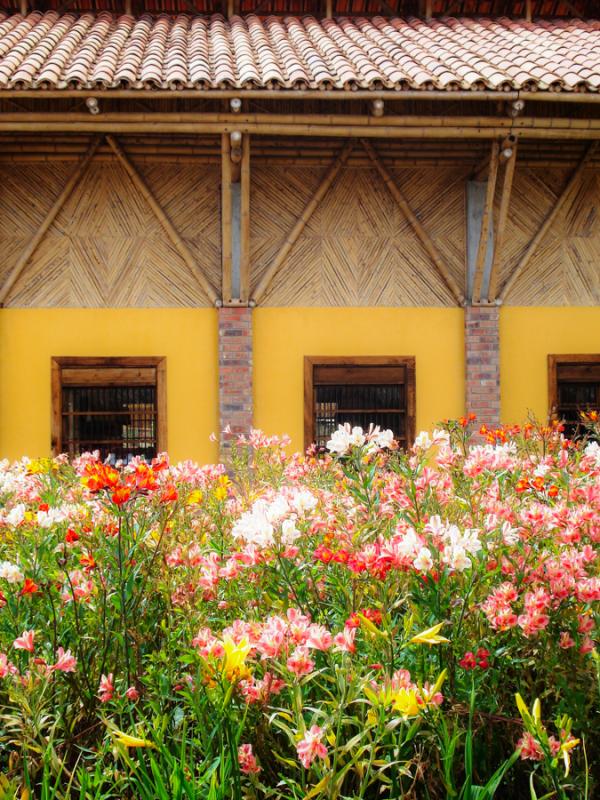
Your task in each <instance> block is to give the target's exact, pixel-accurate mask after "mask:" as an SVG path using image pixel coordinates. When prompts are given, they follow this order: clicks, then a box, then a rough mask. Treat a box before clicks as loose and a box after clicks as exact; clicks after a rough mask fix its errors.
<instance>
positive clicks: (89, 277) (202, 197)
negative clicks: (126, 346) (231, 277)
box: [0, 160, 220, 307]
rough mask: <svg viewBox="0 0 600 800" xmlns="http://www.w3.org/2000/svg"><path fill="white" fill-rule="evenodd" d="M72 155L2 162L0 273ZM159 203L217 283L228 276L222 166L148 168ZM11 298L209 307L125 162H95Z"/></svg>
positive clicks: (13, 301)
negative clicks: (56, 160)
mask: <svg viewBox="0 0 600 800" xmlns="http://www.w3.org/2000/svg"><path fill="white" fill-rule="evenodd" d="M70 169H72V165H69V163H60V165H59V166H57V165H56V164H51V165H50V164H36V165H35V167H32V166H31V165H21V164H7V163H4V164H3V165H2V183H1V184H0V212H3V216H4V218H5V219H7V218H9V214H10V219H11V225H10V226H7V225H6V226H3V227H2V229H1V230H0V247H1V248H2V252H3V255H4V258H3V260H2V263H1V265H0V281H2V280H3V279H4V278H5V276H6V275H7V274H9V272H10V269H11V268H12V266H13V265H14V264H15V263H16V261H17V260H18V257H19V254H20V252H22V251H23V249H24V247H25V246H26V243H27V241H28V239H29V238H31V233H32V231H35V229H36V228H37V226H38V225H39V222H40V221H41V220H42V219H43V217H44V215H45V213H46V211H47V209H48V208H49V207H50V205H51V202H52V201H51V198H52V196H53V195H54V196H55V195H56V192H57V187H58V188H60V186H61V185H62V184H63V183H64V176H65V175H66V174H68V172H69V171H70ZM143 175H144V179H145V180H146V181H147V183H148V185H149V186H150V188H151V190H152V192H153V193H154V194H155V196H156V198H157V200H158V202H159V203H160V204H161V206H162V207H163V208H164V209H165V212H166V213H167V214H168V215H169V217H170V219H172V220H174V221H175V225H176V228H177V231H178V233H179V234H180V235H181V237H182V239H183V240H184V241H185V243H186V245H187V246H188V247H189V249H190V250H191V251H192V252H197V253H198V256H199V257H198V261H199V262H200V261H201V263H202V264H203V266H206V270H207V277H208V279H209V281H211V282H212V283H213V284H216V283H217V282H218V281H219V280H220V230H219V210H218V209H219V199H218V182H219V170H218V168H217V167H216V166H215V167H206V166H201V165H196V166H186V167H174V166H170V167H168V168H167V167H165V166H164V165H158V164H153V165H148V166H146V167H145V168H144V169H143ZM6 305H7V306H44V307H49V306H67V307H68V306H83V307H127V306H139V307H158V306H175V307H177V306H206V305H208V301H207V298H206V296H205V295H204V293H203V292H202V290H201V288H200V287H199V286H198V284H197V282H196V280H195V279H194V277H193V276H192V275H190V271H189V268H188V266H187V265H186V264H185V262H184V261H183V259H182V258H181V256H180V255H179V253H178V252H177V250H176V249H175V248H174V247H173V245H172V244H171V242H170V241H169V240H168V238H167V237H166V235H165V233H164V231H163V230H162V227H161V225H160V224H159V223H158V221H157V219H156V217H155V215H154V214H153V212H152V210H151V209H150V208H149V206H148V205H147V203H146V201H145V199H144V198H143V197H142V196H141V195H140V194H139V193H137V192H136V191H135V189H134V188H133V186H132V185H131V183H130V182H129V180H128V179H127V178H126V173H125V172H124V170H123V168H122V167H120V166H119V165H118V164H116V163H115V162H114V160H113V162H112V163H102V164H98V163H96V162H95V161H94V162H93V163H92V164H91V165H90V166H89V167H88V170H87V172H86V174H85V175H84V177H83V179H82V181H81V183H80V184H79V186H77V187H76V188H75V190H74V191H73V194H72V196H71V197H70V199H69V200H68V201H67V202H66V203H65V206H64V208H63V209H62V210H61V211H60V212H59V214H58V215H57V217H56V219H55V220H54V222H53V224H52V225H51V226H50V228H49V230H48V231H47V233H46V234H45V236H44V238H43V239H42V241H41V243H40V244H39V247H38V248H37V250H36V252H35V253H34V254H33V256H32V258H31V260H30V262H29V263H28V264H27V266H26V268H25V270H24V272H23V274H22V275H21V277H20V278H19V280H18V281H17V282H16V284H15V285H14V286H13V288H12V291H11V292H10V294H9V295H8V298H7V301H6Z"/></svg>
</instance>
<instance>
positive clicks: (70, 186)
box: [0, 137, 102, 306]
mask: <svg viewBox="0 0 600 800" xmlns="http://www.w3.org/2000/svg"><path fill="white" fill-rule="evenodd" d="M101 141H102V137H95V138H94V139H93V141H92V142H91V144H90V146H89V147H88V149H87V152H86V153H85V155H84V156H83V158H82V159H81V161H79V163H78V164H77V166H76V167H75V169H74V170H73V172H72V173H71V176H70V177H69V180H68V181H67V182H66V184H65V185H64V188H63V190H62V192H61V193H60V194H59V195H58V197H57V198H56V200H55V201H54V203H53V204H52V207H51V208H50V210H49V211H48V213H47V214H46V216H45V217H44V219H43V220H42V223H41V224H40V226H39V228H38V229H37V231H36V232H35V233H34V235H33V237H32V238H31V240H30V241H29V244H28V245H27V247H26V248H25V250H23V252H22V253H21V255H20V256H19V259H18V261H17V263H16V264H15V265H14V267H13V268H12V270H11V271H10V272H9V274H8V277H7V279H6V280H5V281H4V284H3V285H2V287H1V288H0V306H3V305H4V302H5V300H6V298H7V297H8V294H9V292H10V290H11V289H12V287H13V286H14V284H15V282H16V281H17V280H18V279H19V276H20V275H21V274H22V272H23V270H24V269H25V267H26V266H27V264H28V262H29V259H30V258H31V256H32V255H33V254H34V253H35V251H36V250H37V248H38V247H39V245H40V243H41V241H42V239H43V238H44V236H45V235H46V232H47V231H48V228H49V227H50V225H52V223H53V222H54V220H55V219H56V217H57V215H58V213H59V211H60V210H61V208H62V207H63V206H64V204H65V203H66V202H67V200H68V199H69V197H70V196H71V193H72V192H73V190H74V189H75V187H76V186H77V184H78V183H79V181H80V180H81V177H82V176H83V174H84V172H85V171H86V169H87V167H88V165H89V163H90V161H91V160H92V159H93V157H94V155H95V154H96V150H97V149H98V147H99V146H100V143H101Z"/></svg>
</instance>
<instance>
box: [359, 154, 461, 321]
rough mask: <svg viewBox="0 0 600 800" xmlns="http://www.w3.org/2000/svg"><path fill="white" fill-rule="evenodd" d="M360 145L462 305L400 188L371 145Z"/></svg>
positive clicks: (439, 254) (452, 282)
mask: <svg viewBox="0 0 600 800" xmlns="http://www.w3.org/2000/svg"><path fill="white" fill-rule="evenodd" d="M361 144H362V146H363V148H364V149H365V151H366V153H367V155H368V156H369V158H370V159H371V162H372V163H373V166H374V167H375V169H376V170H377V171H378V172H379V174H380V175H381V177H382V178H383V181H384V183H385V185H386V186H387V188H388V190H389V192H390V194H391V195H392V197H393V198H394V200H395V201H396V203H397V205H398V206H399V208H400V210H401V211H402V213H403V214H404V216H405V218H406V220H407V221H408V223H409V225H410V226H411V228H412V229H413V231H414V232H415V234H416V235H417V238H418V239H419V241H420V242H421V244H422V245H423V247H424V249H425V250H426V251H427V253H428V254H429V257H430V258H431V260H432V262H433V264H434V266H435V268H436V269H437V271H438V273H439V274H440V277H441V278H442V280H443V281H444V283H445V284H446V286H447V287H448V288H449V289H450V291H451V292H452V294H453V296H454V298H455V299H456V301H457V303H458V304H459V305H462V303H463V301H464V297H463V295H462V293H461V291H460V289H459V287H458V284H457V283H456V281H455V280H454V278H453V276H452V273H451V272H450V270H449V269H448V267H447V266H446V263H445V261H444V258H443V256H442V254H441V253H440V251H439V250H438V249H437V247H436V246H435V244H434V243H433V240H432V239H431V237H430V236H429V234H428V233H427V231H426V230H425V228H424V227H423V225H422V224H421V222H420V221H419V219H418V217H417V215H416V214H415V212H414V211H413V210H412V208H411V207H410V205H409V203H408V200H407V199H406V197H405V196H404V194H403V193H402V191H401V190H400V188H399V187H398V185H397V184H396V182H395V181H394V179H393V178H392V176H391V175H390V173H389V172H388V170H387V169H386V168H385V166H384V165H383V163H382V161H381V159H380V158H379V156H378V155H377V153H376V152H375V150H374V148H373V145H372V144H371V143H370V142H369V141H368V140H366V139H361Z"/></svg>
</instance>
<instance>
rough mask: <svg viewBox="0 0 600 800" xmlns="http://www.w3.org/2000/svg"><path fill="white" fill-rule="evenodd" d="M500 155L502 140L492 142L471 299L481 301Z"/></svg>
mask: <svg viewBox="0 0 600 800" xmlns="http://www.w3.org/2000/svg"><path fill="white" fill-rule="evenodd" d="M499 156H500V142H498V141H497V140H496V141H495V142H492V150H491V153H490V168H489V172H488V179H487V191H486V195H485V206H484V208H483V218H482V220H481V233H480V234H479V246H478V248H477V258H476V259H475V278H474V280H473V294H472V297H471V300H472V301H473V302H476V303H477V302H479V299H480V294H481V284H482V281H483V268H484V265H485V260H486V256H487V251H488V237H489V234H490V224H491V222H492V217H493V213H494V195H495V193H496V178H497V177H498V161H499Z"/></svg>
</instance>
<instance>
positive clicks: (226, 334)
mask: <svg viewBox="0 0 600 800" xmlns="http://www.w3.org/2000/svg"><path fill="white" fill-rule="evenodd" d="M218 314H219V424H220V428H221V451H222V452H224V450H225V448H226V446H227V437H223V433H222V431H223V430H224V429H225V428H226V427H227V426H229V428H230V429H231V432H232V433H248V432H249V431H250V429H251V428H252V309H251V308H246V307H243V306H240V307H234V308H220V309H219V311H218Z"/></svg>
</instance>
